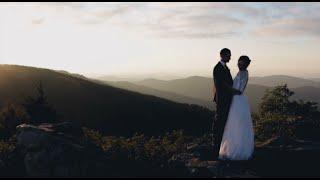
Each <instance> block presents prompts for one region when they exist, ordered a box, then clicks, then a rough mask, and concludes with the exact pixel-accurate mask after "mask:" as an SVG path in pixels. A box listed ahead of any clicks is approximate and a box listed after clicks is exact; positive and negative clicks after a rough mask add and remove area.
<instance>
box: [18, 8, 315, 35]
mask: <svg viewBox="0 0 320 180" xmlns="http://www.w3.org/2000/svg"><path fill="white" fill-rule="evenodd" d="M16 4H18V3H16ZM20 5H21V6H26V4H21V3H20ZM33 5H34V6H35V8H36V9H37V10H38V11H40V12H43V11H45V12H49V11H50V12H52V13H55V14H58V15H59V16H60V17H61V16H65V17H67V18H69V19H70V20H71V22H72V23H76V24H79V25H84V26H96V25H107V27H108V26H109V27H110V26H113V27H120V28H123V29H126V30H128V31H137V32H140V33H143V34H146V35H151V36H158V37H166V38H168V37H170V38H174V37H177V38H221V37H230V36H237V35H241V34H246V35H249V36H250V35H253V36H279V35H280V36H283V35H287V36H288V37H291V36H292V37H294V36H300V35H301V36H319V35H320V32H319V30H318V29H319V26H320V25H319V22H320V21H319V19H320V13H319V12H320V3H300V2H295V3H280V2H276V3H243V2H239V3H238V2H233V3H226V2H148V3H147V2H146V3H144V2H119V3H118V2H114V3H110V2H105V3H102V2H90V3H89V2H87V3H84V2H62V3H60V2H51V3H34V4H33ZM40 14H41V13H40ZM47 19H48V17H45V18H43V17H42V16H39V17H35V18H34V19H33V20H32V22H31V23H32V24H37V25H41V24H43V22H44V21H47Z"/></svg>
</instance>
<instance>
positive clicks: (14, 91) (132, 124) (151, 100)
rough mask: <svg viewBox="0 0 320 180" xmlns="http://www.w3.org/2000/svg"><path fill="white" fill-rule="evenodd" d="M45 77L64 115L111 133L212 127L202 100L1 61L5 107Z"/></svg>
mask: <svg viewBox="0 0 320 180" xmlns="http://www.w3.org/2000/svg"><path fill="white" fill-rule="evenodd" d="M40 81H41V82H42V84H43V87H44V90H45V92H46V95H47V97H48V101H49V103H50V104H52V105H53V106H54V108H55V109H56V110H57V111H58V113H60V114H62V115H63V119H65V120H68V121H73V122H76V123H80V124H81V125H83V126H87V127H90V128H93V129H97V130H99V131H102V132H104V133H105V134H107V135H121V136H130V135H133V134H134V133H136V132H137V133H144V134H150V135H151V134H152V135H156V134H159V133H163V132H166V131H170V130H173V129H184V130H185V131H186V132H189V133H193V134H196V133H197V134H201V133H203V132H207V131H208V130H209V128H210V124H211V121H212V117H213V112H212V111H209V110H208V109H206V108H203V107H200V106H197V105H188V104H182V103H177V102H173V101H170V100H167V99H164V98H159V97H156V96H153V95H145V94H141V93H136V92H132V91H128V90H125V89H120V88H116V87H113V86H110V85H106V84H103V83H101V82H100V81H98V80H91V79H88V78H86V77H84V76H82V75H79V74H70V73H68V72H66V71H54V70H50V69H42V68H33V67H27V66H17V65H0V106H3V105H4V104H5V103H6V102H7V101H12V100H15V101H18V102H19V101H21V100H23V99H24V97H26V96H29V95H34V94H35V90H36V89H35V88H36V85H37V84H38V83H39V82H40ZM150 94H152V93H150ZM173 96H174V95H173ZM190 99H191V98H190ZM195 129H196V130H195Z"/></svg>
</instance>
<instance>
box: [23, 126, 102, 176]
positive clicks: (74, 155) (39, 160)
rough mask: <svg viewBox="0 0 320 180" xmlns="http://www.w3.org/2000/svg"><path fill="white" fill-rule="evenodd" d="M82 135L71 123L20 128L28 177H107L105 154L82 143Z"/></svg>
mask: <svg viewBox="0 0 320 180" xmlns="http://www.w3.org/2000/svg"><path fill="white" fill-rule="evenodd" d="M71 130H73V131H71ZM70 133H71V134H70ZM80 134H81V129H80V128H78V129H77V127H73V126H72V125H71V124H69V123H60V124H42V125H39V126H33V125H27V124H22V125H19V126H18V127H17V146H18V147H20V148H21V149H22V150H21V152H24V153H23V156H24V165H25V170H26V173H27V175H28V176H30V177H86V176H99V175H103V172H105V171H104V170H103V167H104V165H105V164H106V163H107V161H105V160H104V158H103V157H104V154H103V152H101V151H100V150H99V149H97V148H95V147H94V146H90V145H88V144H84V143H81V142H80V141H79V139H80V138H79V135H80ZM76 137H78V138H76ZM96 172H100V174H98V173H96ZM101 173H102V174H101Z"/></svg>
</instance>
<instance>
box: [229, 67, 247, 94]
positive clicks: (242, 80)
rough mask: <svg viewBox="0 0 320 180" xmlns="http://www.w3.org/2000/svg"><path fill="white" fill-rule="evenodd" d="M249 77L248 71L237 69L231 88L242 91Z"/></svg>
mask: <svg viewBox="0 0 320 180" xmlns="http://www.w3.org/2000/svg"><path fill="white" fill-rule="evenodd" d="M248 79H249V73H248V71H239V72H238V74H237V76H236V77H235V78H234V81H233V88H235V89H238V90H239V91H241V92H244V90H245V88H246V86H247V83H248Z"/></svg>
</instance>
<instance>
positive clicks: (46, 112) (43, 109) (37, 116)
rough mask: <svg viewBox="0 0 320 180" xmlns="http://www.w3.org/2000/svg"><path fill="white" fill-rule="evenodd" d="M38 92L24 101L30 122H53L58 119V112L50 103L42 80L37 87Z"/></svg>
mask: <svg viewBox="0 0 320 180" xmlns="http://www.w3.org/2000/svg"><path fill="white" fill-rule="evenodd" d="M36 89H37V94H36V96H35V97H27V98H26V100H25V101H24V102H23V106H24V108H25V109H26V111H27V113H28V114H29V116H30V123H32V124H40V123H53V122H56V121H57V120H58V118H59V117H58V114H57V112H56V111H55V110H54V109H53V107H52V106H50V105H49V103H48V100H47V96H46V95H45V92H44V88H43V85H42V82H40V83H39V84H38V86H37V87H36Z"/></svg>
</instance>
